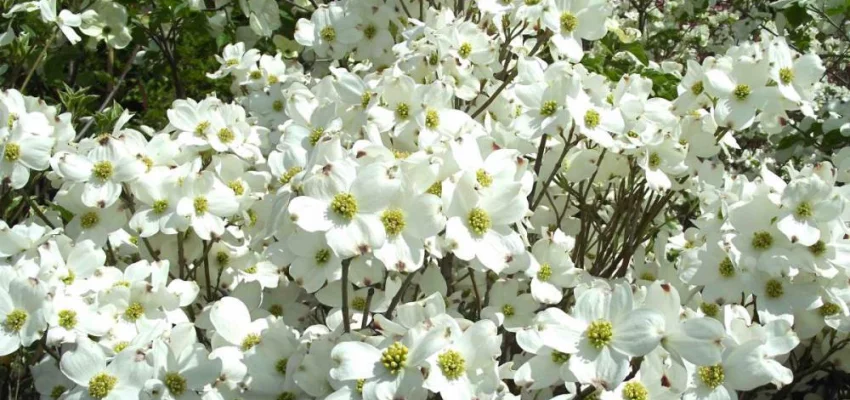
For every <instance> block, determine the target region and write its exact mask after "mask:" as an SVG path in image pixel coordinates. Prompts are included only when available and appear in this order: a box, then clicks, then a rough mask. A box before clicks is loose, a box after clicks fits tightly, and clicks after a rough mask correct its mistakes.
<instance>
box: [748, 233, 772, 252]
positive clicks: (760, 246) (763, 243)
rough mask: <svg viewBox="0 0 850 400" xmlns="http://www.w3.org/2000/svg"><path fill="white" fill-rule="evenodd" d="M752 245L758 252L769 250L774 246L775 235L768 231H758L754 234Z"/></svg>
mask: <svg viewBox="0 0 850 400" xmlns="http://www.w3.org/2000/svg"><path fill="white" fill-rule="evenodd" d="M751 244H752V246H753V248H754V249H756V250H767V249H769V248H770V247H771V246H773V235H771V234H770V232H767V231H758V232H756V233H754V234H753V240H752V243H751Z"/></svg>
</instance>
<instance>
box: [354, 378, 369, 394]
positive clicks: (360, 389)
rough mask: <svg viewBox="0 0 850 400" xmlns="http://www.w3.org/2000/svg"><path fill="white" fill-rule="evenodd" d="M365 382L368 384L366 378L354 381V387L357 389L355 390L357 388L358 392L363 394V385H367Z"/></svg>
mask: <svg viewBox="0 0 850 400" xmlns="http://www.w3.org/2000/svg"><path fill="white" fill-rule="evenodd" d="M365 384H366V380H365V379H358V380H357V381H356V382H355V383H354V389H355V390H357V393H361V394H362V393H363V385H365Z"/></svg>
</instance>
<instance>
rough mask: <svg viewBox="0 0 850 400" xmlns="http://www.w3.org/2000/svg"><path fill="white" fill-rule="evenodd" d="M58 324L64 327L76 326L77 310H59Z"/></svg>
mask: <svg viewBox="0 0 850 400" xmlns="http://www.w3.org/2000/svg"><path fill="white" fill-rule="evenodd" d="M59 326H61V327H63V328H65V329H74V327H75V326H77V312H76V311H74V310H62V311H59Z"/></svg>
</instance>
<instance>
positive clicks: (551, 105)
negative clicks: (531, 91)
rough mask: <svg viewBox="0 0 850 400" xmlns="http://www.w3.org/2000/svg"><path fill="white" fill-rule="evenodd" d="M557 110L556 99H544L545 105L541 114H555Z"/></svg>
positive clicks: (541, 108)
mask: <svg viewBox="0 0 850 400" xmlns="http://www.w3.org/2000/svg"><path fill="white" fill-rule="evenodd" d="M555 111H558V102H557V101H555V100H547V101H544V102H543V105H542V106H541V107H540V115H542V116H544V117H548V116H550V115H552V114H555Z"/></svg>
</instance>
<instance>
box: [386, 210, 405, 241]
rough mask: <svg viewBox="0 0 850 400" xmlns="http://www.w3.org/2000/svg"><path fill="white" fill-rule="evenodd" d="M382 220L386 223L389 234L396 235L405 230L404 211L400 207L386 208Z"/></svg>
mask: <svg viewBox="0 0 850 400" xmlns="http://www.w3.org/2000/svg"><path fill="white" fill-rule="evenodd" d="M381 222H382V223H383V224H384V229H385V230H386V231H387V235H388V236H390V237H394V236H396V235H398V234H399V233H401V231H403V230H404V227H405V222H404V213H402V212H401V210H399V209H391V210H386V211H384V212H383V213H382V214H381Z"/></svg>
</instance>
